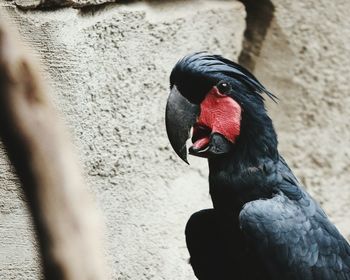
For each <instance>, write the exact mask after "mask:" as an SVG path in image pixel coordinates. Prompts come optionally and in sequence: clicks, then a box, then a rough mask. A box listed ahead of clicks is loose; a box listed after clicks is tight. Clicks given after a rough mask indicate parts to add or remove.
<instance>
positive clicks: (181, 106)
mask: <svg viewBox="0 0 350 280" xmlns="http://www.w3.org/2000/svg"><path fill="white" fill-rule="evenodd" d="M199 112H200V108H199V105H196V104H192V103H190V102H189V101H188V100H187V99H186V98H185V97H183V96H182V95H181V94H180V92H179V91H178V89H177V88H176V86H173V88H172V89H171V92H170V95H169V97H168V101H167V105H166V111H165V125H166V131H167V134H168V138H169V141H170V144H171V146H172V147H173V149H174V151H175V152H176V154H177V155H178V156H179V157H180V158H181V159H182V160H183V161H184V162H186V163H187V164H188V161H187V147H186V141H187V139H188V138H190V130H191V127H192V126H193V125H194V124H195V122H196V120H197V118H198V116H199Z"/></svg>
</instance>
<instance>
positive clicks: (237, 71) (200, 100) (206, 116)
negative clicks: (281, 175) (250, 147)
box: [166, 53, 277, 162]
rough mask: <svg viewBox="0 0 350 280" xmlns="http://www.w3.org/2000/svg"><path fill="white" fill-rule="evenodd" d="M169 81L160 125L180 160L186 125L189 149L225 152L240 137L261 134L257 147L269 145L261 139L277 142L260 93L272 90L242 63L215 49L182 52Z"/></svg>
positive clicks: (250, 139) (198, 152)
mask: <svg viewBox="0 0 350 280" xmlns="http://www.w3.org/2000/svg"><path fill="white" fill-rule="evenodd" d="M170 87H171V92H170V95H169V98H168V102H167V106H166V128H167V133H168V137H169V140H170V143H171V145H172V147H173V148H174V150H175V152H176V153H177V154H178V156H179V157H180V158H181V159H183V160H184V161H185V162H187V147H186V142H187V140H188V139H189V138H190V137H191V135H190V132H191V131H192V138H191V140H192V146H191V147H190V149H189V152H190V154H192V155H195V156H201V157H207V158H211V157H217V156H220V155H224V154H227V153H230V152H231V151H232V150H233V149H234V148H235V147H236V146H238V145H239V143H240V142H241V143H243V142H244V143H248V142H254V140H255V138H256V139H258V138H259V137H261V136H262V135H264V139H265V138H266V139H265V141H264V140H263V141H260V144H261V145H263V146H264V147H261V148H262V150H264V149H265V150H268V149H269V147H268V146H269V143H265V142H271V141H272V142H273V143H272V144H276V145H277V140H276V136H275V132H274V129H273V127H272V123H271V120H270V118H269V117H268V116H267V114H266V110H265V106H264V98H263V96H262V94H263V93H266V94H267V95H268V96H269V97H271V98H272V99H274V98H275V96H274V95H273V94H271V93H270V92H268V91H267V90H266V89H265V88H264V86H263V85H262V84H261V83H260V82H259V81H258V80H257V79H256V78H255V77H254V76H253V75H252V74H251V73H250V72H249V71H248V70H246V69H244V68H243V67H242V66H240V65H238V64H236V63H234V62H232V61H230V60H228V59H225V58H223V57H221V56H218V55H209V54H208V53H195V54H192V55H188V56H186V57H184V58H183V59H181V60H180V61H179V62H178V63H177V64H176V65H175V67H174V69H173V70H172V73H171V76H170ZM266 134H268V135H266ZM270 144H271V143H270ZM257 145H259V144H258V143H257Z"/></svg>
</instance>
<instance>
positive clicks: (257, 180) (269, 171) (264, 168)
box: [209, 124, 280, 210]
mask: <svg viewBox="0 0 350 280" xmlns="http://www.w3.org/2000/svg"><path fill="white" fill-rule="evenodd" d="M254 131H258V132H259V133H258V134H256V135H254V134H253V132H254ZM243 133H244V134H242V135H241V136H240V138H239V139H238V140H237V142H236V144H235V145H234V148H233V150H232V152H231V153H229V154H226V155H224V156H220V157H216V158H211V159H209V184H210V194H211V196H212V200H213V203H214V207H215V208H222V207H223V208H225V209H226V208H229V209H231V208H237V209H236V210H240V209H241V207H242V206H243V205H244V204H245V203H246V202H248V201H252V200H256V199H260V198H267V197H271V196H272V194H273V191H274V189H275V186H276V184H278V180H279V179H278V178H279V177H280V176H278V170H277V165H278V161H279V153H278V150H277V137H276V133H275V131H274V129H273V127H272V124H271V126H265V127H264V128H263V129H261V130H260V131H259V129H256V130H251V131H247V132H243Z"/></svg>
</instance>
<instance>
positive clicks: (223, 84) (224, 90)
mask: <svg viewBox="0 0 350 280" xmlns="http://www.w3.org/2000/svg"><path fill="white" fill-rule="evenodd" d="M216 87H217V88H218V90H219V91H220V93H222V94H225V93H228V92H229V91H230V89H231V87H230V85H229V84H228V83H226V82H224V81H221V82H219V83H218V84H217V86H216Z"/></svg>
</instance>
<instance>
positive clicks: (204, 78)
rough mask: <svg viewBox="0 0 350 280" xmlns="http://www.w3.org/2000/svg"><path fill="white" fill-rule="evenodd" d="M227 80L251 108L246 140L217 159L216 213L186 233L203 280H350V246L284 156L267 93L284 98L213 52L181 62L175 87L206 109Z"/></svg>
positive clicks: (213, 171)
mask: <svg viewBox="0 0 350 280" xmlns="http://www.w3.org/2000/svg"><path fill="white" fill-rule="evenodd" d="M221 80H224V81H226V82H228V83H229V84H230V86H231V88H232V92H230V94H228V95H229V96H230V97H232V98H233V99H235V100H236V101H237V102H238V103H239V104H240V106H241V107H242V109H243V113H242V120H241V133H240V135H239V137H238V138H237V141H236V142H235V143H234V148H233V149H232V151H231V152H230V153H228V154H224V155H221V156H218V157H214V158H210V159H209V171H210V172H209V185H210V194H211V197H212V200H213V205H214V209H211V210H205V211H201V212H198V213H197V214H195V215H194V216H192V217H191V219H190V220H189V222H188V225H187V228H186V241H187V246H188V249H189V252H190V255H191V264H192V266H193V269H194V272H195V274H196V276H197V277H198V278H199V279H200V280H209V279H211V280H212V279H221V280H225V279H227V280H229V279H246V280H252V279H290V280H294V279H303V280H333V279H334V280H336V279H350V246H349V244H348V242H347V241H346V240H345V239H344V238H343V237H342V235H341V234H340V233H339V231H338V230H337V229H336V227H335V226H334V225H333V224H332V223H331V222H330V221H329V219H328V217H327V216H326V214H325V213H324V211H323V210H322V209H321V208H320V206H319V205H318V204H317V202H315V200H313V198H312V197H311V196H310V195H309V194H308V193H307V192H306V191H305V190H304V188H303V187H302V186H301V185H300V183H299V182H298V180H297V179H296V177H295V176H294V175H293V173H292V171H291V170H290V168H289V167H288V165H287V163H286V162H285V160H284V159H283V158H282V157H281V156H280V155H279V152H278V149H277V136H276V133H275V130H274V127H273V125H272V121H271V119H270V118H269V117H268V115H267V112H266V109H265V106H264V98H263V94H264V93H265V94H267V96H269V97H270V98H271V99H272V100H274V101H276V96H275V95H273V94H272V93H270V92H269V91H267V90H266V89H265V87H264V86H263V85H262V84H261V83H260V82H259V81H258V80H257V79H256V78H255V77H254V76H253V75H252V74H251V73H250V72H249V71H247V70H246V69H244V68H243V67H242V66H240V65H238V64H236V63H234V62H232V61H230V60H228V59H225V58H223V57H221V56H218V55H210V54H208V53H205V52H201V53H195V54H192V55H189V56H186V57H185V58H183V59H182V60H180V61H179V62H178V63H177V64H176V66H175V67H174V69H173V71H172V73H171V77H170V84H171V86H176V87H177V88H178V89H179V91H180V92H181V94H182V95H183V96H184V97H186V98H187V99H188V100H190V101H191V102H194V103H200V102H201V101H202V100H203V98H204V96H205V95H206V94H207V93H208V91H209V90H210V89H211V88H212V87H213V86H214V85H216V84H217V83H218V82H219V81H221ZM227 117H228V118H229V117H230V116H227Z"/></svg>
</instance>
